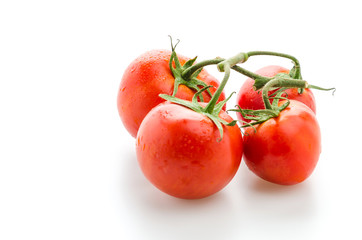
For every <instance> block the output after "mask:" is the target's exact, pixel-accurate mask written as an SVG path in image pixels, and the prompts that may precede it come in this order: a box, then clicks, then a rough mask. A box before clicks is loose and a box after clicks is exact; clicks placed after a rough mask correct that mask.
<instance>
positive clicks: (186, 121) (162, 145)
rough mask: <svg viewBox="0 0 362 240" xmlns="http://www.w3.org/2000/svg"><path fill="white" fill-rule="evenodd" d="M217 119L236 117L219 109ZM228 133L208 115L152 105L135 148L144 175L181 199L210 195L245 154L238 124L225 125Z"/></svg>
mask: <svg viewBox="0 0 362 240" xmlns="http://www.w3.org/2000/svg"><path fill="white" fill-rule="evenodd" d="M219 117H220V118H221V119H224V120H225V121H227V122H231V121H232V118H231V117H230V116H229V115H227V114H226V113H225V112H224V111H223V110H221V112H220V114H219ZM223 131H224V134H223V135H224V136H223V138H222V140H221V141H220V142H219V141H218V139H219V138H220V133H219V130H218V128H217V127H216V125H215V124H214V123H213V122H212V121H211V120H210V119H209V118H208V117H206V116H205V115H203V114H200V113H197V112H194V111H193V110H190V109H189V108H186V107H183V106H181V105H178V104H173V103H169V102H165V103H162V104H160V105H158V106H157V107H155V108H153V109H152V110H151V111H150V112H149V114H148V115H147V116H146V118H145V119H144V120H143V122H142V124H141V126H140V129H139V131H138V134H137V141H136V152H137V159H138V162H139V165H140V167H141V169H142V171H143V173H144V175H145V176H146V178H147V179H148V180H149V181H150V182H151V183H152V184H153V185H155V186H156V187H157V188H158V189H160V190H161V191H163V192H165V193H167V194H169V195H172V196H174V197H178V198H184V199H196V198H203V197H207V196H210V195H212V194H214V193H216V192H218V191H219V190H221V189H222V188H223V187H225V186H226V185H227V184H228V183H229V182H230V181H231V179H232V178H233V177H234V175H235V173H236V171H237V169H238V168H239V165H240V161H241V157H242V151H243V146H242V135H241V131H240V129H239V127H238V126H237V125H235V126H223Z"/></svg>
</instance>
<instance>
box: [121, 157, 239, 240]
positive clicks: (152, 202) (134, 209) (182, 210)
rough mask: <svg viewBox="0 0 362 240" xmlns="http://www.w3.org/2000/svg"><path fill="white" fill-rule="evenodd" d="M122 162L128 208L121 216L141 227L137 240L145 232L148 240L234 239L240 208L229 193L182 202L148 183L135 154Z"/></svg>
mask: <svg viewBox="0 0 362 240" xmlns="http://www.w3.org/2000/svg"><path fill="white" fill-rule="evenodd" d="M121 161H122V164H121V165H122V166H121V169H120V171H119V172H120V173H119V174H120V176H121V179H120V181H121V192H120V197H121V198H122V204H123V205H124V204H125V203H126V205H127V207H125V206H123V208H124V210H121V212H120V214H127V215H129V216H130V217H129V221H130V222H129V224H130V225H137V226H138V227H137V228H138V231H139V232H135V233H134V234H135V236H134V237H135V239H139V238H137V235H139V234H141V232H142V236H144V235H147V236H149V237H148V239H175V240H177V239H204V238H205V239H232V235H233V232H234V230H235V229H237V224H238V221H237V219H236V218H237V212H236V211H235V207H237V206H235V201H232V199H231V198H230V194H228V192H227V191H223V190H222V191H220V192H219V193H216V194H214V195H212V196H210V197H206V198H203V199H197V200H184V199H178V198H175V197H172V196H169V195H167V194H165V193H163V192H161V191H160V190H158V189H157V188H156V187H154V186H153V185H152V184H151V183H149V182H148V180H147V179H146V178H145V177H144V176H143V174H142V172H141V170H140V168H139V166H138V163H137V159H136V155H135V153H134V154H133V153H132V152H130V154H129V157H127V159H122V160H121ZM121 208H122V207H121ZM228 236H229V237H228ZM139 237H140V236H139ZM140 239H142V238H141V237H140Z"/></svg>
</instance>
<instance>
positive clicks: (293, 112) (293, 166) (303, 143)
mask: <svg viewBox="0 0 362 240" xmlns="http://www.w3.org/2000/svg"><path fill="white" fill-rule="evenodd" d="M282 103H283V101H281V102H280V104H282ZM320 152H321V135H320V129H319V125H318V122H317V120H316V117H315V114H314V112H313V111H312V110H311V109H310V108H308V107H307V106H306V105H305V104H303V103H301V102H299V101H294V100H290V104H289V106H288V107H287V108H286V109H285V110H283V111H282V112H281V113H280V115H279V116H278V117H277V118H271V119H269V120H268V121H266V122H264V123H262V124H260V125H257V126H256V131H255V130H254V129H253V128H252V127H247V128H246V129H245V135H244V160H245V163H246V165H247V166H248V167H249V169H250V170H251V171H252V172H254V173H255V174H256V175H258V176H259V177H261V178H263V179H265V180H267V181H270V182H273V183H278V184H283V185H292V184H296V183H300V182H302V181H304V180H305V179H306V178H307V177H308V176H309V175H310V174H311V173H312V172H313V170H314V168H315V166H316V164H317V162H318V158H319V155H320Z"/></svg>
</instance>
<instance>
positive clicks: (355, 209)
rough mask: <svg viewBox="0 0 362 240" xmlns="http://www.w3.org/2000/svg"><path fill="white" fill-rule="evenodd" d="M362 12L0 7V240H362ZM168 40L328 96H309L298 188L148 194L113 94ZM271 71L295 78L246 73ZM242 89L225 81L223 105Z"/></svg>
mask: <svg viewBox="0 0 362 240" xmlns="http://www.w3.org/2000/svg"><path fill="white" fill-rule="evenodd" d="M250 2H252V3H250ZM358 3H359V2H358V1H348V0H346V1H299V2H298V4H293V3H292V2H291V1H248V2H243V1H229V2H228V1H223V2H220V1H219V3H217V4H215V3H212V1H204V3H202V2H201V1H182V2H181V1H180V2H174V1H163V2H162V1H126V3H122V1H1V3H0V35H1V36H0V116H1V117H0V239H4V240H5V239H6V240H7V239H125V240H128V239H130V240H133V239H136V240H143V239H145V240H146V239H147V240H149V239H159V240H162V239H187V240H193V239H198V240H199V239H328V238H331V237H335V238H338V239H342V238H343V239H361V238H362V234H361V231H360V226H361V223H360V218H361V214H362V207H361V202H362V197H361V194H360V192H361V190H360V189H361V185H360V184H361V174H360V173H361V167H362V164H361V154H360V151H361V147H360V145H361V143H360V136H361V134H362V132H361V126H360V124H359V123H360V120H358V119H356V118H357V116H358V115H360V114H359V111H360V109H361V108H360V105H359V102H358V101H359V99H360V97H359V96H360V93H358V90H359V89H360V88H361V87H362V84H361V82H362V77H361V75H360V74H361V64H362V61H361V57H360V56H361V53H362V50H361V42H362V37H361V34H360V30H359V29H360V23H361V22H362V17H361V15H360V11H359V9H360V5H357V4H358ZM169 34H171V35H172V36H173V37H174V38H180V39H181V43H180V44H179V46H178V52H179V53H181V54H184V55H186V56H189V57H193V56H195V55H198V56H199V60H204V59H209V58H213V57H216V56H222V57H230V56H232V55H234V54H235V53H238V52H240V51H252V50H271V51H279V52H285V53H290V54H292V55H295V56H296V57H298V58H299V60H300V61H301V64H302V73H303V77H304V78H305V79H306V80H308V81H309V82H311V83H313V84H315V85H320V86H325V87H336V88H337V92H336V94H335V96H332V95H331V93H328V92H327V93H326V92H316V91H315V95H316V97H317V108H318V109H317V111H318V114H317V116H318V119H319V122H320V125H321V129H322V137H323V142H322V144H323V153H322V155H321V157H320V162H319V164H318V166H317V168H316V170H315V172H314V173H313V175H312V176H311V177H310V178H309V179H308V180H307V181H306V182H304V183H302V184H300V185H297V186H293V187H282V186H277V185H273V184H269V183H266V182H264V181H262V180H259V179H258V178H257V177H255V176H254V175H253V174H252V173H250V172H249V171H248V170H247V168H246V166H245V165H244V163H242V165H241V167H240V169H239V171H238V173H237V175H236V176H235V178H234V179H233V181H232V182H231V183H230V185H228V186H227V187H226V188H225V189H224V190H223V191H221V192H220V193H218V194H216V195H214V196H212V197H209V198H206V199H202V200H196V201H185V200H179V199H175V198H172V197H169V196H167V195H165V194H163V193H161V192H159V191H158V190H157V189H155V188H154V187H153V186H152V185H151V184H149V183H148V182H147V181H146V180H145V178H144V177H143V175H142V173H141V172H140V169H139V168H138V165H137V161H136V155H135V149H134V139H133V138H132V137H131V136H130V135H128V133H127V132H126V131H125V129H124V128H123V126H122V124H121V121H120V119H119V117H118V113H117V108H116V94H117V90H118V85H119V82H120V79H121V76H122V73H123V71H124V69H125V68H126V67H127V65H128V64H129V63H130V61H132V60H133V59H134V58H135V57H137V56H138V55H140V54H141V53H143V52H144V51H147V50H150V49H154V48H167V49H168V48H169V47H170V44H169V39H168V37H167V35H169ZM266 64H282V65H284V66H286V67H290V66H291V65H290V62H289V61H288V60H281V59H277V58H271V57H265V58H257V57H255V58H252V59H250V60H249V62H247V63H246V64H245V67H247V68H248V69H250V70H256V69H258V68H260V67H262V66H264V65H266ZM207 69H210V70H209V71H210V72H212V73H213V74H214V75H215V76H216V77H218V78H219V79H221V77H222V75H221V74H220V73H218V72H217V71H216V70H215V69H214V68H212V67H211V68H207ZM243 79H244V78H242V77H240V76H239V75H238V74H237V73H234V72H233V73H232V76H231V79H230V81H229V84H228V85H227V88H226V92H227V93H231V92H232V91H237V90H238V88H239V86H240V84H241V81H242V80H243ZM234 102H235V96H234V98H233V99H231V101H230V103H229V106H233V104H234Z"/></svg>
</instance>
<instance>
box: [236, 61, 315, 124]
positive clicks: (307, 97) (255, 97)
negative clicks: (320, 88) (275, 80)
mask: <svg viewBox="0 0 362 240" xmlns="http://www.w3.org/2000/svg"><path fill="white" fill-rule="evenodd" d="M255 73H257V74H259V75H261V76H264V77H274V76H275V75H276V74H278V73H287V74H288V73H289V70H288V69H286V68H284V67H281V66H275V65H270V66H266V67H263V68H261V69H259V70H258V71H256V72H255ZM253 85H254V80H253V79H251V78H248V79H246V80H245V82H244V83H243V85H242V86H241V88H240V90H239V93H238V95H237V100H236V102H237V104H238V105H239V106H240V107H241V108H242V109H253V110H258V109H264V108H265V107H264V102H263V98H262V94H261V91H255V90H254V89H253ZM274 91H275V90H274ZM274 91H270V92H269V93H270V94H271V93H272V92H274ZM285 92H286V93H287V95H283V96H284V97H287V98H288V99H293V100H297V101H300V102H302V103H304V104H305V105H307V106H308V107H309V108H310V109H312V111H313V112H314V113H316V103H315V99H314V95H313V92H312V91H311V90H310V89H308V88H306V89H304V91H303V93H302V94H300V93H299V92H298V89H297V88H292V89H287V90H286V91H285ZM270 102H272V100H270ZM237 117H238V119H239V120H243V121H246V122H250V120H247V119H244V118H243V117H242V116H241V114H240V113H237Z"/></svg>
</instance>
